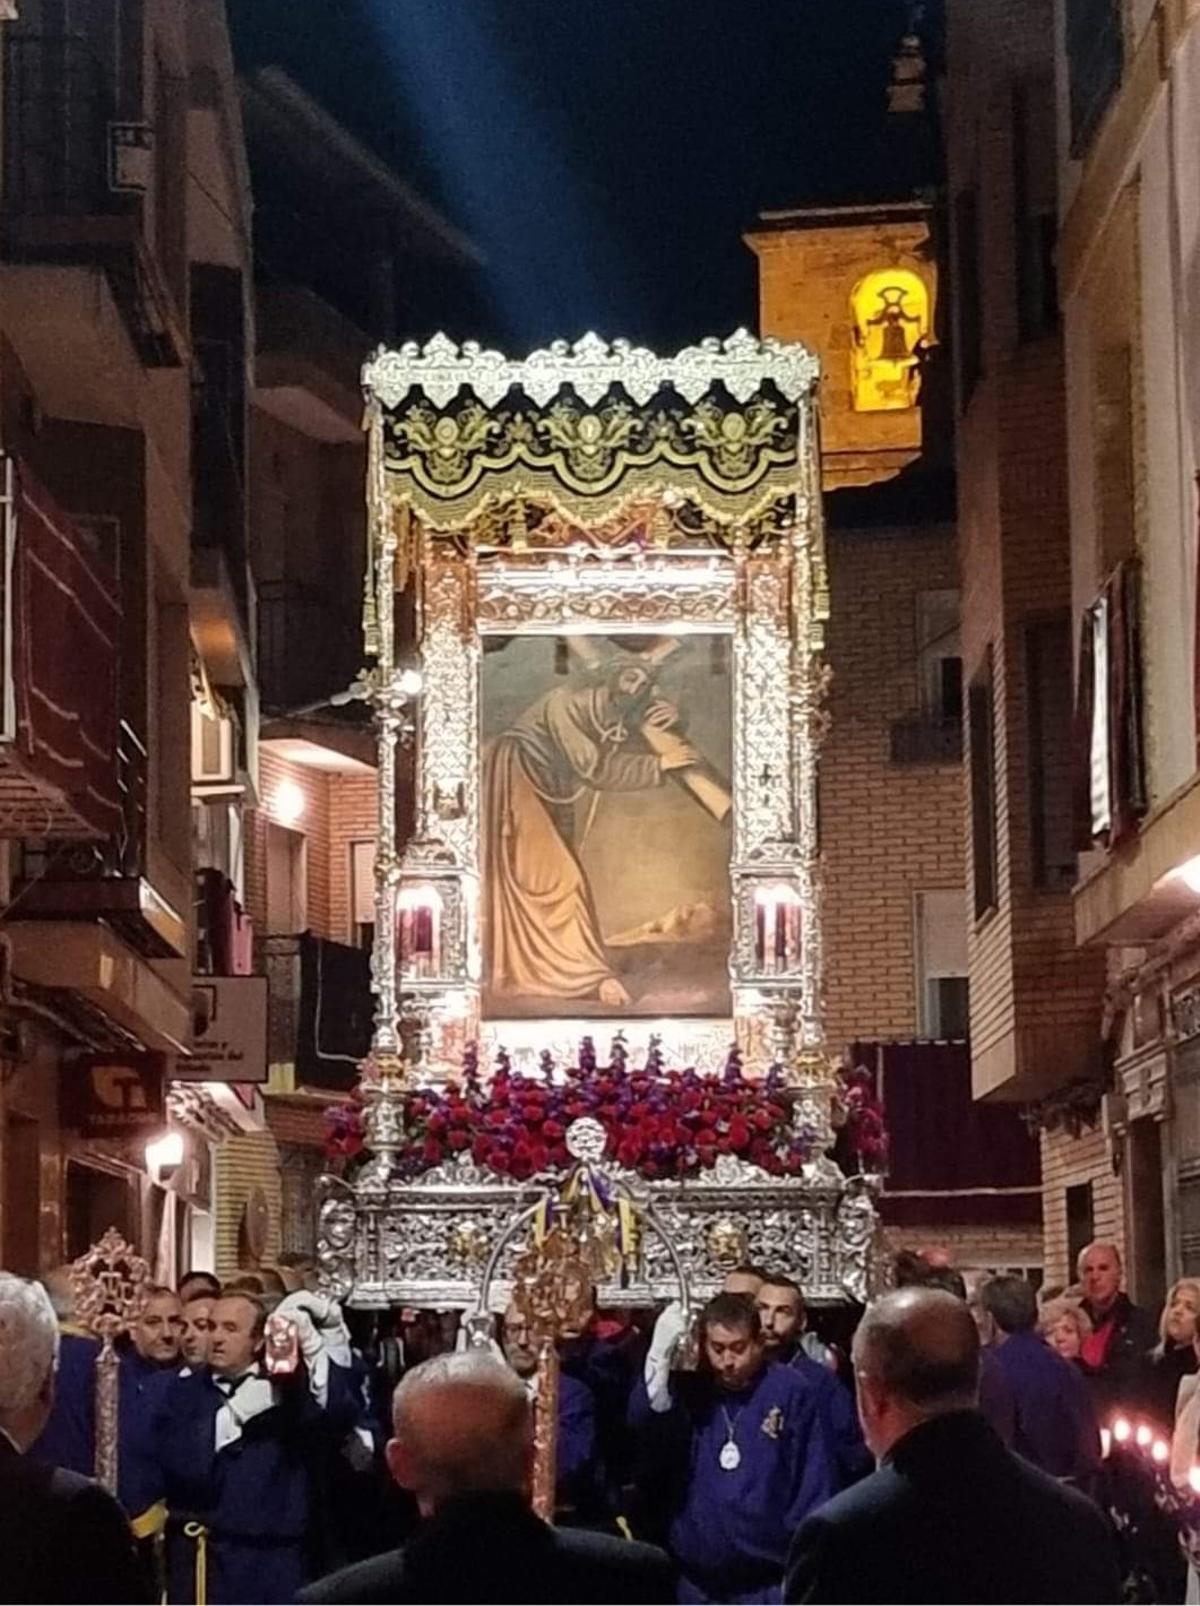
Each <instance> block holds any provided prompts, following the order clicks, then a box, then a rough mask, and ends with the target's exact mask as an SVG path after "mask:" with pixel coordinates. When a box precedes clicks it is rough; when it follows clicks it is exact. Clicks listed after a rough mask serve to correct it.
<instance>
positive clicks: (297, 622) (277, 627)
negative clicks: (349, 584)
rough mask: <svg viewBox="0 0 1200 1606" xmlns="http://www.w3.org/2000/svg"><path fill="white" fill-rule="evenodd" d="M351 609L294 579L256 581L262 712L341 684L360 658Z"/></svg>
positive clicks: (302, 703) (306, 700)
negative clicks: (340, 606)
mask: <svg viewBox="0 0 1200 1606" xmlns="http://www.w3.org/2000/svg"><path fill="white" fill-rule="evenodd" d="M360 631H361V625H360V621H359V616H358V612H357V609H351V608H348V607H342V608H339V607H338V606H337V605H336V603H334V602H331V599H330V596H329V593H328V591H326V590H325V589H324V588H322V587H320V586H314V585H305V584H303V583H302V582H300V581H295V580H260V581H259V584H258V677H259V687H260V690H261V693H262V703H263V707H264V709H266V710H267V711H268V712H273V713H279V712H281V711H283V710H286V709H295V708H301V707H307V706H309V705H310V704H315V703H319V702H320V701H321V699H322V698H325V697H329V696H331V695H332V694H333V693H334V692H337V691H341V690H343V688H344V687H346V686H348V685H349V684H350V682H351V681H352V680H353V679H354V677H355V675H356V674H357V673H358V670H359V668H360V666H361V663H362V637H361V634H360Z"/></svg>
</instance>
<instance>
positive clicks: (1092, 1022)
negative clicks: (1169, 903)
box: [947, 0, 1122, 1282]
mask: <svg viewBox="0 0 1200 1606" xmlns="http://www.w3.org/2000/svg"><path fill="white" fill-rule="evenodd" d="M1053 60H1054V39H1053V8H1052V7H1048V6H1045V5H1043V4H1042V3H1041V0H994V3H993V4H989V5H987V6H979V5H977V4H975V3H974V0H949V3H948V7H947V150H948V157H949V187H950V191H951V209H950V210H951V215H952V217H956V216H957V206H958V197H960V196H962V195H964V194H966V193H968V192H974V193H975V195H976V196H977V202H978V225H979V242H978V244H979V286H978V289H979V306H980V313H981V318H980V322H981V336H982V340H981V346H982V370H983V371H982V376H981V378H980V379H979V381H978V382H977V384H976V386H975V389H974V392H973V393H972V394H971V395H970V396H964V397H962V398H961V400H962V402H963V404H964V407H965V411H964V413H963V415H962V417H961V418H960V420H959V426H958V452H957V458H958V494H959V528H960V531H961V557H962V641H963V667H964V673H965V676H966V678H967V681H968V683H969V682H970V680H971V679H972V678H973V677H974V676H975V675H976V674H978V673H979V672H980V670H981V669H982V667H983V666H984V664H985V662H986V660H987V657H988V654H989V651H990V654H991V662H992V685H993V714H994V727H995V742H994V749H993V757H994V764H995V774H996V799H995V815H994V819H995V829H996V886H997V896H996V902H995V907H994V909H992V910H990V911H988V912H986V913H985V914H983V915H982V916H981V917H980V919H979V920H974V919H972V922H971V927H970V933H969V961H970V976H971V1049H972V1072H973V1078H974V1084H975V1091H976V1094H977V1096H985V1095H998V1096H1001V1097H1006V1098H1025V1099H1035V1098H1038V1097H1041V1096H1043V1095H1044V1094H1045V1093H1046V1092H1048V1091H1050V1090H1051V1089H1052V1088H1054V1087H1056V1086H1060V1085H1062V1084H1063V1083H1065V1082H1068V1081H1070V1080H1071V1079H1072V1078H1074V1077H1078V1076H1082V1075H1085V1074H1087V1073H1088V1072H1089V1071H1091V1070H1092V1069H1093V1068H1094V1065H1095V1062H1096V1053H1097V1049H1098V1047H1099V1038H1100V1009H1101V994H1102V989H1103V984H1104V956H1103V953H1102V952H1092V951H1089V950H1080V949H1077V948H1076V946H1075V931H1074V913H1073V907H1072V898H1071V892H1070V890H1069V889H1068V888H1065V887H1058V888H1057V889H1055V888H1053V887H1046V888H1043V887H1038V886H1036V885H1035V866H1034V852H1033V813H1032V808H1033V802H1032V799H1033V787H1032V782H1033V780H1034V779H1035V775H1034V763H1035V759H1034V756H1033V753H1032V742H1031V734H1030V709H1031V702H1030V698H1031V690H1032V688H1031V686H1030V684H1029V677H1028V660H1027V639H1028V635H1027V633H1028V631H1029V629H1030V627H1031V625H1033V624H1035V623H1037V622H1039V621H1042V620H1045V619H1046V618H1047V616H1049V615H1057V616H1058V617H1060V618H1063V619H1067V620H1069V619H1070V618H1071V561H1070V512H1069V505H1068V471H1067V439H1066V389H1065V382H1064V360H1063V349H1062V340H1061V337H1060V334H1059V332H1058V330H1057V329H1054V328H1051V329H1047V330H1043V331H1042V332H1040V333H1037V334H1035V335H1034V336H1033V337H1032V338H1031V337H1030V331H1029V330H1028V329H1026V330H1022V328H1021V327H1020V320H1019V317H1018V308H1019V302H1018V282H1017V262H1018V250H1017V245H1018V196H1017V194H1016V190H1015V174H1016V172H1017V171H1018V165H1019V164H1018V163H1017V162H1016V161H1015V160H1014V157H1015V154H1016V152H1017V149H1018V139H1019V134H1018V129H1017V127H1016V121H1015V118H1016V114H1017V109H1018V107H1023V108H1025V110H1026V113H1027V114H1028V115H1030V116H1033V115H1034V114H1035V113H1036V115H1044V114H1045V113H1047V112H1048V111H1049V109H1050V108H1049V104H1048V103H1049V98H1050V96H1051V95H1052V78H1053ZM1030 126H1033V125H1032V124H1031V125H1030ZM1024 161H1025V168H1024V172H1025V176H1026V182H1027V184H1028V185H1029V186H1030V189H1029V194H1030V195H1037V196H1039V197H1040V204H1042V205H1052V201H1053V193H1054V173H1055V161H1056V155H1055V151H1054V150H1053V148H1052V142H1051V143H1048V144H1047V143H1037V142H1033V143H1031V142H1030V140H1029V139H1028V138H1026V140H1025V144H1024ZM1073 634H1074V630H1073V629H1072V635H1073ZM1060 723H1061V727H1062V728H1061V729H1060V731H1059V737H1060V741H1061V744H1062V745H1061V752H1062V753H1063V755H1064V759H1065V758H1069V753H1070V741H1071V731H1070V724H1069V718H1067V719H1063V720H1061V722H1060ZM1036 762H1038V763H1040V762H1041V760H1040V758H1038V759H1037V760H1036ZM1051 762H1053V758H1051ZM967 803H968V807H967V809H966V811H965V813H964V836H965V840H966V843H967V846H968V866H967V880H968V886H969V888H970V891H971V908H972V911H973V905H974V887H973V866H972V865H971V863H970V852H969V848H970V840H971V834H970V833H971V819H970V798H969V796H968V799H967ZM1042 1167H1043V1191H1044V1198H1043V1223H1044V1245H1045V1249H1044V1252H1045V1275H1046V1278H1047V1281H1050V1282H1061V1281H1064V1280H1066V1279H1067V1278H1068V1276H1069V1275H1070V1271H1071V1268H1069V1267H1068V1266H1067V1264H1066V1261H1067V1221H1066V1197H1065V1190H1066V1188H1067V1187H1069V1186H1073V1185H1075V1184H1076V1183H1080V1182H1086V1181H1091V1182H1092V1183H1093V1194H1094V1212H1095V1230H1096V1232H1097V1233H1098V1234H1101V1235H1103V1236H1106V1237H1111V1238H1114V1239H1116V1240H1117V1241H1118V1242H1119V1241H1120V1240H1121V1237H1122V1224H1121V1193H1120V1188H1119V1186H1118V1184H1117V1179H1116V1178H1115V1177H1114V1175H1113V1171H1112V1166H1111V1164H1110V1161H1109V1155H1108V1145H1107V1143H1106V1140H1105V1138H1104V1136H1103V1134H1102V1133H1099V1132H1097V1133H1089V1134H1085V1135H1084V1136H1083V1137H1082V1138H1080V1139H1078V1140H1072V1139H1071V1138H1070V1137H1068V1136H1067V1135H1065V1134H1062V1133H1058V1134H1054V1135H1053V1136H1049V1137H1046V1138H1044V1139H1043V1142H1042Z"/></svg>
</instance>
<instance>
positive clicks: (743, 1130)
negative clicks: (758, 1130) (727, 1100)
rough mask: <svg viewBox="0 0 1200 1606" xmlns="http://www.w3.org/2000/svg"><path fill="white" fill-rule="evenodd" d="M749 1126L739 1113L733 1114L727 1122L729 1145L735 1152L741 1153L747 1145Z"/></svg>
mask: <svg viewBox="0 0 1200 1606" xmlns="http://www.w3.org/2000/svg"><path fill="white" fill-rule="evenodd" d="M749 1144H750V1128H749V1127H748V1126H747V1125H746V1123H745V1121H744V1120H743V1119H742V1117H741V1116H740V1115H735V1116H734V1118H733V1120H732V1121H730V1123H729V1145H730V1147H731V1148H732V1149H733V1151H734V1153H735V1154H741V1152H742V1150H743V1149H746V1148H748V1147H749Z"/></svg>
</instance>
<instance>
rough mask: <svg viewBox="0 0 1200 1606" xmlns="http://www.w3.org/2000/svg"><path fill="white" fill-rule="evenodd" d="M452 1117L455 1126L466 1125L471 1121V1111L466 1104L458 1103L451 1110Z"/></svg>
mask: <svg viewBox="0 0 1200 1606" xmlns="http://www.w3.org/2000/svg"><path fill="white" fill-rule="evenodd" d="M450 1119H451V1121H452V1122H453V1123H454V1125H455V1126H466V1125H468V1123H469V1122H470V1119H471V1112H470V1111H469V1110H468V1109H467V1107H466V1105H465V1104H456V1105H455V1106H454V1108H453V1109H452V1110H451V1111H450Z"/></svg>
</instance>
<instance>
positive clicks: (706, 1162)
mask: <svg viewBox="0 0 1200 1606" xmlns="http://www.w3.org/2000/svg"><path fill="white" fill-rule="evenodd" d="M696 1156H697V1158H698V1159H699V1161H700V1164H701V1165H702V1166H704V1167H705V1168H708V1167H709V1166H713V1165H715V1164H716V1163H717V1151H716V1150H715V1149H714V1148H712V1147H711V1146H710V1145H709V1144H707V1143H705V1144H703V1145H701V1146H700V1147H699V1148H697V1150H696Z"/></svg>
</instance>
